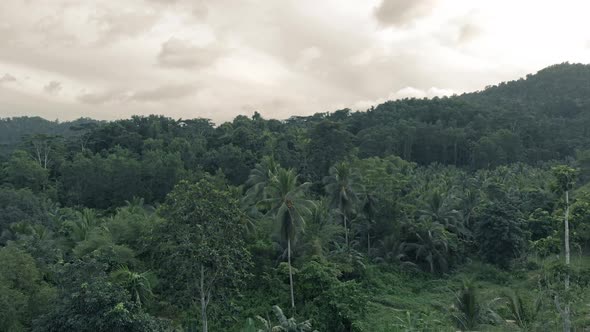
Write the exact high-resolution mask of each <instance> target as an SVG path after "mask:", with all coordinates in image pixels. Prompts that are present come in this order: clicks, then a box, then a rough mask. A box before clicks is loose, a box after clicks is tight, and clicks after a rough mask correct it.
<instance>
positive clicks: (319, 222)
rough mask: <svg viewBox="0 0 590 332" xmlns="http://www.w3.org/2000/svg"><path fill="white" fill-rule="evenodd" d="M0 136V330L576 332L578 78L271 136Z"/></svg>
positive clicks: (44, 124) (26, 121) (20, 129)
mask: <svg viewBox="0 0 590 332" xmlns="http://www.w3.org/2000/svg"><path fill="white" fill-rule="evenodd" d="M40 107H42V105H40ZM0 129H1V131H0V139H1V142H0V143H2V144H3V146H4V150H3V154H1V155H0V332H2V331H34V332H58V331H60V332H61V331H77V332H95V331H99V332H102V331H105V332H106V331H131V332H139V331H142V332H160V331H164V332H189V331H190V332H194V331H202V332H207V331H208V330H211V331H235V332H254V331H271V330H272V331H297V332H311V331H314V330H317V331H321V332H390V331H443V332H445V331H457V330H461V331H558V330H562V327H563V330H564V331H571V330H575V331H582V330H588V329H589V328H590V322H589V320H588V317H590V307H589V306H588V305H587V304H588V303H589V302H590V277H589V276H590V259H589V257H588V254H587V253H588V252H590V190H587V191H585V190H584V186H585V187H586V189H590V188H589V187H590V185H588V184H587V183H588V181H589V179H590V66H587V65H577V64H576V65H572V64H561V65H556V66H552V67H549V68H546V69H544V70H541V71H540V72H539V73H537V74H535V75H529V76H527V78H526V79H521V80H518V81H513V82H508V83H502V84H500V85H498V86H494V87H488V88H486V89H485V90H483V91H480V92H476V93H470V94H464V95H461V96H453V97H448V98H434V99H405V100H398V101H390V102H387V103H384V104H381V105H378V106H377V107H374V108H371V109H370V110H368V111H365V112H352V111H350V110H346V109H345V110H338V111H335V112H332V113H321V114H315V115H313V116H307V117H292V118H290V119H288V120H285V121H279V120H273V119H264V118H262V117H261V116H260V114H258V113H256V114H254V116H252V117H246V116H237V117H236V118H235V119H234V120H233V121H232V122H226V123H223V124H219V125H217V126H216V125H214V124H213V123H212V122H211V121H209V120H207V119H188V120H176V119H170V118H167V117H164V116H157V115H151V116H134V117H132V118H130V119H125V120H118V121H110V122H97V121H92V120H88V119H80V120H77V121H74V122H63V123H60V122H50V121H46V120H43V119H40V118H26V117H24V118H12V119H4V120H0ZM566 230H567V232H566ZM566 255H567V256H566ZM570 256H571V257H570ZM564 257H568V258H567V259H566V260H564ZM570 258H571V262H570ZM281 308H282V309H281Z"/></svg>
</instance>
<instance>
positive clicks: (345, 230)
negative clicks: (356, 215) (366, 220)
mask: <svg viewBox="0 0 590 332" xmlns="http://www.w3.org/2000/svg"><path fill="white" fill-rule="evenodd" d="M342 220H344V241H345V242H346V248H348V223H347V222H346V214H344V212H342Z"/></svg>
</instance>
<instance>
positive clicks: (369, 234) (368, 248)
mask: <svg viewBox="0 0 590 332" xmlns="http://www.w3.org/2000/svg"><path fill="white" fill-rule="evenodd" d="M370 255H371V231H370V230H367V257H369V256H370Z"/></svg>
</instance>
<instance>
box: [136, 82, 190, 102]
mask: <svg viewBox="0 0 590 332" xmlns="http://www.w3.org/2000/svg"><path fill="white" fill-rule="evenodd" d="M194 92H195V86H194V85H192V84H178V85H164V86H161V87H157V88H154V89H148V90H141V91H137V92H135V93H133V94H132V96H131V99H132V100H135V101H142V102H143V101H145V102H157V101H163V100H170V99H181V98H184V97H188V96H190V95H191V94H193V93H194Z"/></svg>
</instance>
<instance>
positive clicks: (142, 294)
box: [111, 265, 153, 306]
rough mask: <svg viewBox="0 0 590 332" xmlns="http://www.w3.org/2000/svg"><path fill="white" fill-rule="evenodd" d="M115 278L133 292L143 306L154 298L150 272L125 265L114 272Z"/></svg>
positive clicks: (138, 302)
mask: <svg viewBox="0 0 590 332" xmlns="http://www.w3.org/2000/svg"><path fill="white" fill-rule="evenodd" d="M111 277H112V278H113V280H114V281H115V282H116V283H118V284H120V285H121V286H123V288H125V289H126V290H128V291H129V293H131V295H132V296H133V298H134V300H135V302H136V303H137V304H138V305H139V306H141V304H142V303H145V302H146V301H147V300H149V299H150V298H152V296H153V293H152V281H150V279H151V275H150V274H149V272H143V273H138V272H134V271H131V270H130V269H129V267H127V266H125V265H123V266H120V267H119V268H118V269H116V270H115V271H113V272H112V274H111Z"/></svg>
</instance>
